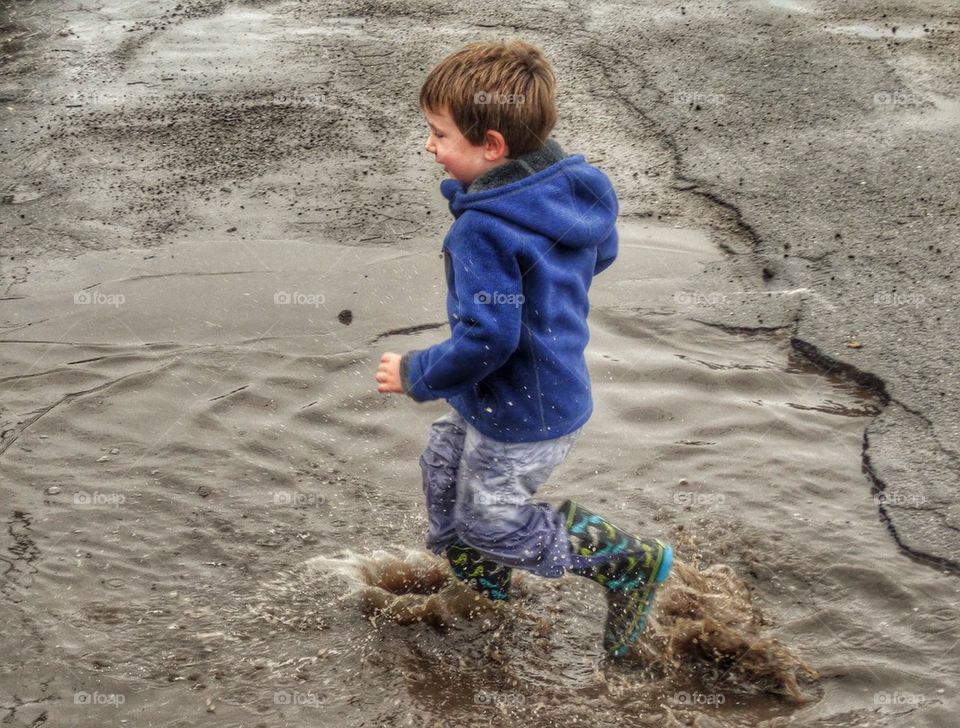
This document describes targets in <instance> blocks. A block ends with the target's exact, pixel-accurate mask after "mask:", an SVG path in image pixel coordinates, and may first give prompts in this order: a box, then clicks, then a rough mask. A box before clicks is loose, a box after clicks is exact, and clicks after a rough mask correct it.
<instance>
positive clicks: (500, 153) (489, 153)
mask: <svg viewBox="0 0 960 728" xmlns="http://www.w3.org/2000/svg"><path fill="white" fill-rule="evenodd" d="M509 156H510V147H509V146H507V140H506V139H504V138H503V134H501V133H500V132H498V131H495V130H494V129H487V133H486V135H485V136H484V138H483V158H484V159H486V160H487V161H488V162H498V161H500V160H501V159H504V158H507V157H509Z"/></svg>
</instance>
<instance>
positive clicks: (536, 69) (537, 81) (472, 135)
mask: <svg viewBox="0 0 960 728" xmlns="http://www.w3.org/2000/svg"><path fill="white" fill-rule="evenodd" d="M556 87H557V82H556V77H555V76H554V75H553V69H552V68H551V67H550V62H549V61H548V60H547V58H546V56H545V55H544V54H543V51H541V50H540V49H539V48H538V47H537V46H535V45H531V44H530V43H527V42H525V41H522V40H509V41H480V42H477V43H471V44H469V45H467V46H464V47H463V48H461V49H460V50H458V51H455V52H454V53H451V54H450V55H449V56H447V57H446V58H444V59H443V60H442V61H440V63H438V64H437V66H436V67H435V68H434V69H433V70H432V71H430V75H429V76H427V80H426V81H424V82H423V86H422V87H421V89H420V108H422V109H425V110H427V111H430V112H431V113H437V112H441V111H444V110H447V111H448V113H449V114H450V116H451V117H452V118H453V120H454V122H456V124H457V128H459V129H460V133H462V134H463V135H464V137H466V138H467V140H468V141H469V142H470V143H471V144H474V145H478V144H480V143H481V142H482V141H483V138H484V135H485V134H486V132H487V130H488V129H493V130H495V131H498V132H500V133H501V134H503V138H504V140H505V141H506V142H507V146H508V147H509V148H510V157H511V158H513V159H516V158H517V157H519V156H520V155H522V154H526V153H527V152H531V151H534V150H536V149H540V148H541V147H542V146H543V145H544V143H545V142H546V141H547V137H548V136H549V135H550V132H551V131H552V130H553V126H554V124H556V121H557V102H556Z"/></svg>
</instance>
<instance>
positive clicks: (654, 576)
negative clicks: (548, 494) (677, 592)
mask: <svg viewBox="0 0 960 728" xmlns="http://www.w3.org/2000/svg"><path fill="white" fill-rule="evenodd" d="M560 513H562V514H563V516H564V519H565V520H564V525H565V527H566V531H567V535H568V538H569V540H570V551H571V553H572V554H573V556H572V561H573V564H574V565H573V567H572V568H571V569H570V570H571V571H572V572H573V573H575V574H579V575H580V576H585V577H587V578H588V579H592V580H593V581H595V582H597V583H598V584H601V585H602V586H604V587H605V588H606V590H607V624H606V628H605V630H604V634H603V647H604V649H605V650H606V651H607V654H609V655H611V656H612V657H623V656H624V655H626V654H627V652H629V650H630V647H631V646H632V645H633V644H634V643H635V642H636V641H637V640H638V639H639V638H640V633H641V632H643V629H644V627H646V622H647V615H648V614H650V608H651V606H653V599H654V597H655V596H656V592H657V588H658V587H659V586H660V585H661V584H662V583H663V582H664V581H666V578H667V576H668V575H669V574H670V567H671V565H672V564H673V549H672V548H670V546H669V545H668V544H666V543H664V542H663V541H660V540H659V539H639V538H636V537H634V536H631V535H630V534H628V533H627V532H625V531H623V530H622V529H620V528H617V527H616V526H614V525H613V524H612V523H610V522H609V521H606V520H605V519H603V518H601V517H600V516H598V515H596V514H595V513H592V512H590V511H588V510H587V509H586V508H584V507H583V506H580V505H577V504H576V503H573V502H572V501H564V503H563V505H561V506H560Z"/></svg>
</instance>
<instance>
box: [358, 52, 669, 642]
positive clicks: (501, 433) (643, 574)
mask: <svg viewBox="0 0 960 728" xmlns="http://www.w3.org/2000/svg"><path fill="white" fill-rule="evenodd" d="M555 85H556V82H555V78H554V74H553V71H552V69H551V67H550V64H549V62H548V61H547V59H546V58H545V57H544V55H543V53H542V52H541V51H540V49H538V48H537V47H535V46H532V45H530V44H528V43H525V42H522V41H511V42H480V43H472V44H470V45H468V46H466V47H464V48H462V49H461V50H459V51H457V52H455V53H453V54H452V55H450V56H448V57H447V58H445V59H444V60H443V61H441V62H440V64H439V65H437V66H436V68H434V69H433V70H432V71H431V72H430V74H429V76H428V77H427V79H426V81H425V82H424V84H423V87H422V88H421V90H420V107H421V109H422V110H423V112H424V115H425V116H426V120H427V124H428V126H429V128H430V135H429V137H428V139H427V143H426V150H427V151H428V152H429V153H430V154H432V155H433V156H434V158H435V159H436V161H437V163H438V164H441V165H443V168H444V170H445V171H446V172H447V173H448V174H449V175H450V177H451V179H445V180H444V181H443V182H441V184H440V191H441V193H442V194H443V195H444V197H446V198H447V200H449V207H450V211H451V213H453V216H454V218H455V220H454V222H453V225H452V226H451V227H450V230H449V231H448V233H447V235H446V237H445V238H444V242H443V255H444V264H445V275H446V280H447V287H448V295H447V315H448V319H449V324H450V331H451V336H450V338H449V339H447V340H446V341H443V342H441V343H439V344H437V345H435V346H432V347H430V348H428V349H422V350H412V351H409V352H407V353H406V354H404V355H403V356H402V357H401V356H400V355H399V354H396V353H394V352H387V353H385V354H383V356H382V357H381V359H380V365H379V368H378V371H377V374H376V380H377V382H378V391H379V392H395V393H406V394H407V395H408V396H410V397H411V398H412V399H413V400H414V401H416V402H424V401H428V400H433V399H439V398H444V399H446V400H447V402H448V403H449V404H450V405H451V406H452V408H453V411H451V412H450V413H449V414H446V415H444V416H443V417H441V418H439V419H438V420H436V421H435V422H434V423H433V424H432V426H431V429H430V435H429V439H428V442H427V446H426V448H425V450H424V452H423V455H422V456H421V457H420V467H421V470H422V473H423V489H424V495H425V497H426V504H427V512H428V515H429V522H430V525H429V529H428V532H427V547H428V548H430V549H431V550H432V551H433V552H434V553H438V554H439V553H446V555H447V558H448V559H449V561H450V565H451V568H452V570H453V573H454V574H455V575H456V576H457V577H458V578H459V579H461V580H463V581H465V582H467V583H469V584H470V585H471V586H473V587H474V588H475V589H477V590H478V591H479V592H481V593H482V594H484V595H485V596H487V597H488V598H490V599H494V600H505V599H508V598H509V587H510V577H511V573H512V569H513V568H521V569H526V570H527V571H530V572H532V573H534V574H538V575H540V576H545V577H554V578H555V577H559V576H561V575H562V574H563V573H564V571H566V570H570V571H573V572H574V573H576V574H580V575H582V576H586V577H588V578H590V579H592V580H594V581H596V582H598V583H600V584H601V585H603V586H604V587H605V589H606V595H607V601H608V613H607V624H606V630H605V634H604V647H605V649H606V651H607V653H608V654H610V655H613V656H622V655H625V654H626V653H627V652H628V651H629V648H630V646H631V645H632V644H633V643H634V642H636V640H637V638H638V637H639V635H640V632H641V631H642V630H643V628H644V624H645V621H646V617H647V614H648V612H649V610H650V605H651V603H652V600H653V597H654V593H655V591H656V588H657V587H658V586H659V584H661V583H662V582H663V581H664V580H665V579H666V577H667V574H668V573H669V571H670V565H671V562H672V558H673V555H672V550H671V548H670V546H668V545H667V544H665V543H663V542H662V541H659V540H656V539H638V538H635V537H633V536H631V535H629V534H627V533H626V532H624V531H622V530H621V529H619V528H617V527H615V526H613V525H612V524H610V523H609V522H607V521H605V520H604V519H603V518H601V517H600V516H597V515H595V514H593V513H591V512H590V511H588V510H586V509H585V508H583V507H582V506H579V505H577V504H575V503H572V502H571V501H566V502H565V503H564V504H563V505H562V506H561V507H560V509H559V511H555V510H553V509H552V508H550V506H548V505H547V504H545V503H537V502H533V501H531V500H530V498H531V496H532V495H533V494H534V493H535V492H536V490H537V488H538V487H539V486H540V485H542V484H543V483H544V482H545V481H546V480H547V478H548V477H549V475H550V473H551V472H552V471H553V469H554V468H555V467H556V466H557V465H559V464H560V463H561V462H562V461H563V459H564V457H566V454H567V452H568V451H569V449H570V447H571V445H572V444H573V443H574V441H575V440H577V439H578V438H579V436H580V434H581V432H582V427H583V425H584V424H585V423H586V421H587V420H588V419H589V417H590V415H591V413H592V411H593V401H592V398H591V391H590V377H589V373H588V371H587V365H586V359H585V357H584V354H583V352H584V349H585V347H586V345H587V340H588V339H589V331H588V328H587V313H588V310H589V301H588V296H587V294H588V291H589V289H590V283H591V281H592V279H593V276H595V275H596V274H597V273H599V272H600V271H602V270H604V269H605V268H607V267H608V266H609V265H610V264H611V263H612V262H613V260H614V258H615V257H616V254H617V231H616V227H615V223H616V217H617V211H618V203H617V197H616V194H615V192H614V190H613V188H612V186H611V184H610V181H609V180H608V178H607V177H606V175H605V174H604V173H603V172H601V171H600V170H598V169H596V168H594V167H592V166H590V165H589V164H587V163H586V161H585V159H584V158H583V156H582V155H579V154H578V155H573V156H567V155H566V154H564V152H563V150H562V149H561V148H560V145H559V144H558V143H557V142H556V141H555V140H554V139H552V138H549V134H550V132H551V131H552V129H553V126H554V123H555V121H556V96H555Z"/></svg>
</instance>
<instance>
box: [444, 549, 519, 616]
mask: <svg viewBox="0 0 960 728" xmlns="http://www.w3.org/2000/svg"><path fill="white" fill-rule="evenodd" d="M447 561H449V562H450V569H451V570H452V571H453V575H454V576H456V577H457V578H458V579H459V580H460V581H463V582H466V583H467V584H469V585H470V586H472V587H473V588H474V589H476V590H477V591H478V592H480V593H481V594H483V595H484V596H486V597H487V598H488V599H491V600H492V601H495V602H502V601H507V600H508V599H510V577H511V576H512V574H513V569H512V568H510V567H509V566H504V565H503V564H500V563H498V562H496V561H493V560H491V559H485V558H484V557H483V555H482V554H480V552H479V551H477V550H476V549H473V548H471V547H470V546H467V545H466V544H465V543H463V542H461V541H457V542H455V543H452V544H450V545H449V546H448V547H447Z"/></svg>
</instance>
